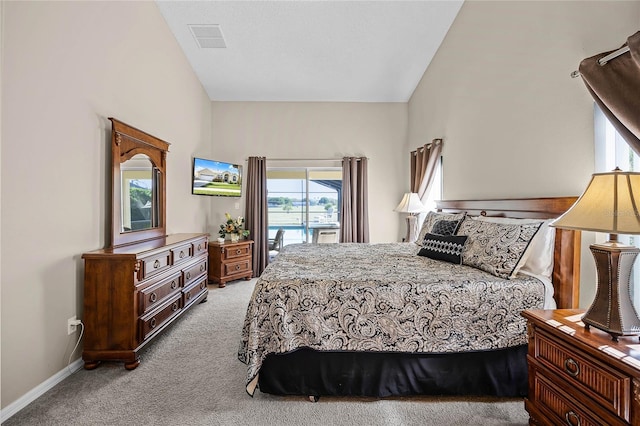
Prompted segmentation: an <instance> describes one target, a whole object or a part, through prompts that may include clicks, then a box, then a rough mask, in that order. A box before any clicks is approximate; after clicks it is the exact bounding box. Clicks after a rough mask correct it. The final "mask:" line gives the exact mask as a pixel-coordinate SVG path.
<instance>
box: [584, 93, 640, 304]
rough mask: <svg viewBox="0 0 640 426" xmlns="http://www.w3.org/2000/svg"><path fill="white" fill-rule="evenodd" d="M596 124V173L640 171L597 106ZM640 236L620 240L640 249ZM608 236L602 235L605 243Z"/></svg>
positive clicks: (634, 276) (636, 296)
mask: <svg viewBox="0 0 640 426" xmlns="http://www.w3.org/2000/svg"><path fill="white" fill-rule="evenodd" d="M594 124H595V126H594V127H595V129H594V130H595V157H596V164H595V171H596V173H602V172H610V171H612V170H613V169H615V168H616V167H620V169H621V170H623V171H625V172H638V171H640V157H638V154H636V153H635V151H633V149H631V147H630V146H629V144H628V143H627V142H626V141H625V140H624V139H623V138H622V136H620V134H619V133H618V132H617V131H616V129H615V127H613V124H611V122H609V120H608V119H607V117H606V116H605V115H604V113H603V112H602V110H601V109H600V108H599V107H598V106H597V105H596V106H595V112H594ZM639 237H640V235H619V236H618V239H619V241H620V242H621V243H623V244H629V245H632V246H636V247H640V238H639ZM607 238H608V236H605V235H602V236H601V237H599V239H600V240H602V241H604V240H606V239H607ZM635 265H637V262H636V263H635V264H634V267H633V270H632V272H631V300H633V303H634V306H635V308H636V310H640V309H639V308H640V291H638V289H637V287H636V283H640V268H637V267H636V266H635Z"/></svg>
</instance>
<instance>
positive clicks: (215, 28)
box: [188, 24, 227, 49]
mask: <svg viewBox="0 0 640 426" xmlns="http://www.w3.org/2000/svg"><path fill="white" fill-rule="evenodd" d="M188 27H189V29H190V30H191V34H193V37H194V38H195V39H196V43H198V47H200V48H201V49H220V48H225V47H227V44H226V43H225V41H224V37H223V36H222V30H221V29H220V25H213V24H211V25H189V26H188Z"/></svg>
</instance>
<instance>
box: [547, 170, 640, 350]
mask: <svg viewBox="0 0 640 426" xmlns="http://www.w3.org/2000/svg"><path fill="white" fill-rule="evenodd" d="M551 226H554V227H557V228H566V229H576V230H581V231H594V232H605V233H608V234H609V241H607V242H606V243H603V244H591V246H589V248H590V249H591V253H592V254H593V258H594V259H595V262H596V270H597V279H598V281H597V288H596V295H595V299H594V300H593V303H592V304H591V307H590V308H589V309H588V310H587V312H586V313H585V314H584V316H583V317H582V322H583V323H584V324H585V328H586V329H589V327H590V326H593V327H596V328H598V329H600V330H603V331H606V332H607V333H609V334H610V335H611V338H612V339H613V340H614V341H617V340H618V337H619V336H627V335H637V334H640V319H638V313H637V312H636V309H635V308H634V306H633V302H632V301H631V287H630V279H631V268H632V267H633V263H634V261H635V258H636V256H637V255H638V253H639V252H640V250H639V249H638V248H637V247H634V246H629V245H626V244H620V243H619V242H618V234H640V173H632V172H623V171H621V170H620V169H619V168H617V167H616V169H615V170H614V171H612V172H609V173H595V174H594V175H593V177H592V178H591V182H589V186H587V189H586V190H585V191H584V193H583V194H582V195H581V196H580V198H578V200H577V201H576V202H575V204H574V205H573V206H571V208H570V209H569V210H567V212H566V213H564V214H563V215H562V216H560V217H559V218H558V219H556V220H555V221H554V222H552V223H551Z"/></svg>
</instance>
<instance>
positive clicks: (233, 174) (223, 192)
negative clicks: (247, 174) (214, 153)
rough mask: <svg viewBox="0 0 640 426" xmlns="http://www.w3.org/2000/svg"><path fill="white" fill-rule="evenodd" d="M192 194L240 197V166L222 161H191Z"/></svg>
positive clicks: (198, 159)
mask: <svg viewBox="0 0 640 426" xmlns="http://www.w3.org/2000/svg"><path fill="white" fill-rule="evenodd" d="M192 183H193V185H192V189H191V193H192V194H196V195H219V196H223V197H240V196H241V195H242V166H240V165H238V164H231V163H225V162H223V161H214V160H206V159H204V158H194V159H193V182H192Z"/></svg>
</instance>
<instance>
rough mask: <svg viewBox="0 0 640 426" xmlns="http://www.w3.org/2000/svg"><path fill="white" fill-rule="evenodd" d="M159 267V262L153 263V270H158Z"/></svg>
mask: <svg viewBox="0 0 640 426" xmlns="http://www.w3.org/2000/svg"><path fill="white" fill-rule="evenodd" d="M159 267H160V261H159V260H156V261H155V262H153V269H158V268H159Z"/></svg>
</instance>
